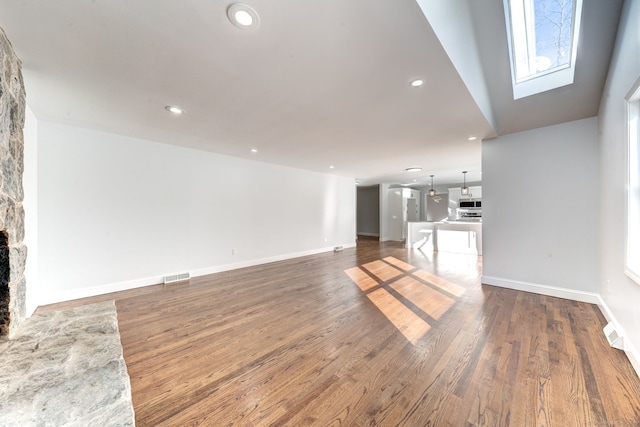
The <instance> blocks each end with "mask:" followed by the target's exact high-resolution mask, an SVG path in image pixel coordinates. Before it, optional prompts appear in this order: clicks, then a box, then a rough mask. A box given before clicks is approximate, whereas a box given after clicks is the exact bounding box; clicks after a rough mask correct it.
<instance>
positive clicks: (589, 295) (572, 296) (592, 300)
mask: <svg viewBox="0 0 640 427" xmlns="http://www.w3.org/2000/svg"><path fill="white" fill-rule="evenodd" d="M482 283H483V284H487V285H492V286H499V287H501V288H508V289H515V290H518V291H524V292H532V293H534V294H540V295H547V296H550V297H557V298H564V299H569V300H573V301H579V302H586V303H589V304H595V305H597V306H598V308H599V309H600V311H601V312H602V315H603V316H604V318H605V319H606V320H607V322H612V323H613V324H614V326H615V327H616V331H617V332H618V335H620V336H622V337H623V344H624V352H625V354H626V356H627V358H628V359H629V362H631V365H632V366H633V369H634V370H635V371H636V374H637V375H638V377H640V353H638V350H637V349H636V348H635V347H634V346H633V344H632V343H631V341H630V340H628V339H627V338H626V337H628V336H629V335H627V333H626V331H625V330H624V329H622V328H621V327H620V324H619V323H618V322H617V321H616V318H615V316H614V315H613V312H612V311H611V309H610V308H609V306H607V304H606V303H605V301H604V300H603V299H602V297H601V296H600V294H597V293H594V292H584V291H576V290H574V289H567V288H559V287H555V286H547V285H540V284H536V283H528V282H520V281H517V280H508V279H501V278H498V277H491V276H482ZM602 333H603V334H604V332H602Z"/></svg>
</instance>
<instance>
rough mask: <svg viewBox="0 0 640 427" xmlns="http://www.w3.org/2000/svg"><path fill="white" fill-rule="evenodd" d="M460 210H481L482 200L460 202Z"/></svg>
mask: <svg viewBox="0 0 640 427" xmlns="http://www.w3.org/2000/svg"><path fill="white" fill-rule="evenodd" d="M459 207H460V208H461V209H473V208H476V209H481V208H482V200H460V206H459Z"/></svg>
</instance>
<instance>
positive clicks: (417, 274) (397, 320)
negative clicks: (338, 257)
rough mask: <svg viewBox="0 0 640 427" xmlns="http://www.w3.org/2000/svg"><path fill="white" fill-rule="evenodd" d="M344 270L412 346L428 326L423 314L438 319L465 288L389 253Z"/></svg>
mask: <svg viewBox="0 0 640 427" xmlns="http://www.w3.org/2000/svg"><path fill="white" fill-rule="evenodd" d="M344 272H345V274H346V275H347V276H349V278H350V279H351V280H352V281H353V282H354V283H355V284H356V285H357V286H358V287H359V288H360V290H361V291H363V292H365V293H366V295H367V298H369V300H370V301H371V302H372V303H374V304H375V305H376V307H377V308H378V309H379V310H380V311H381V312H382V314H384V315H385V316H386V317H387V319H389V321H390V322H391V323H392V324H393V325H394V326H395V327H396V328H397V329H398V331H400V332H401V333H402V334H403V335H404V337H405V338H406V339H407V340H408V341H409V342H410V343H412V344H413V345H416V344H417V342H418V340H420V339H421V338H422V337H424V336H425V335H426V334H427V332H429V330H430V329H431V325H430V324H429V322H428V321H427V320H425V319H424V317H428V318H429V320H432V321H437V320H439V319H440V318H441V317H442V316H443V315H444V314H445V313H446V312H447V311H449V310H450V309H451V307H453V305H454V304H455V303H456V301H455V299H454V298H453V297H460V296H462V295H463V294H464V293H465V291H466V289H465V288H464V287H462V286H460V285H457V284H455V283H453V282H450V281H449V280H446V279H444V278H442V277H440V276H437V275H435V274H433V273H429V272H427V271H424V270H418V269H417V268H416V267H414V266H413V265H411V264H408V263H406V262H404V261H402V260H399V259H397V258H394V257H390V256H389V257H385V258H383V259H382V260H376V261H372V262H369V263H366V264H363V265H362V266H359V267H352V268H348V269H346V270H344ZM403 300H406V301H408V303H405V302H403ZM411 306H413V308H412V307H411ZM423 314H424V315H426V316H423Z"/></svg>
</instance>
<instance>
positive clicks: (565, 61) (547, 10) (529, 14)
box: [504, 0, 582, 99]
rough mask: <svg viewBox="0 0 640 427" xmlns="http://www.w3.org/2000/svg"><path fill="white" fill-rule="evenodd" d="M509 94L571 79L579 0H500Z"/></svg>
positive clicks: (527, 93) (522, 93) (540, 89)
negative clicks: (506, 39) (510, 85)
mask: <svg viewBox="0 0 640 427" xmlns="http://www.w3.org/2000/svg"><path fill="white" fill-rule="evenodd" d="M504 6H505V18H506V20H507V32H508V36H509V53H510V56H511V77H512V83H513V98H514V99H519V98H524V97H525V96H530V95H534V94H536V93H540V92H544V91H547V90H551V89H555V88H557V87H561V86H565V85H569V84H572V83H573V76H574V68H575V59H576V51H577V46H578V34H579V30H580V16H581V13H582V0H504Z"/></svg>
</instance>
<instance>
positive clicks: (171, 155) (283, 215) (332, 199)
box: [38, 122, 356, 304]
mask: <svg viewBox="0 0 640 427" xmlns="http://www.w3.org/2000/svg"><path fill="white" fill-rule="evenodd" d="M38 142H39V143H38V150H39V153H38V154H39V170H38V221H39V223H38V226H39V228H38V233H39V236H38V237H39V265H38V267H39V272H38V273H39V284H38V288H39V296H40V298H41V300H40V302H39V303H40V304H44V303H49V302H54V301H60V300H67V299H72V298H78V297H82V296H87V295H94V294H98V293H104V292H109V291H114V290H119V289H127V288H131V287H136V286H142V285H147V284H151V283H158V282H159V281H160V279H161V276H163V275H166V274H171V273H176V272H184V271H189V272H191V273H192V275H200V274H207V273H211V272H215V271H221V270H224V269H229V268H233V267H240V266H246V265H255V264H258V263H261V262H267V261H273V260H277V259H285V258H289V257H293V256H298V255H304V254H311V253H317V252H321V251H324V250H331V249H332V248H333V247H334V246H337V245H342V246H345V247H348V246H353V245H354V244H355V243H354V242H355V234H356V233H355V221H356V218H355V182H354V180H353V179H350V178H343V177H337V176H333V175H326V174H320V173H314V172H308V171H302V170H298V169H293V168H287V167H281V166H274V165H269V164H266V163H260V162H255V161H249V160H243V159H238V158H233V157H227V156H222V155H217V154H213V153H207V152H201V151H196V150H190V149H185V148H181V147H176V146H171V145H165V144H159V143H155V142H150V141H144V140H139V139H134V138H129V137H124V136H119V135H114V134H108V133H103V132H97V131H90V130H86V129H80V128H74V127H69V126H64V125H60V124H53V123H47V122H39V127H38ZM234 251H235V255H234V254H233V253H234Z"/></svg>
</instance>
